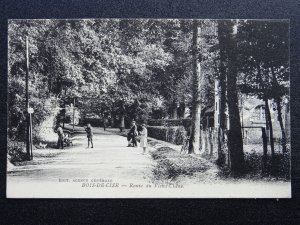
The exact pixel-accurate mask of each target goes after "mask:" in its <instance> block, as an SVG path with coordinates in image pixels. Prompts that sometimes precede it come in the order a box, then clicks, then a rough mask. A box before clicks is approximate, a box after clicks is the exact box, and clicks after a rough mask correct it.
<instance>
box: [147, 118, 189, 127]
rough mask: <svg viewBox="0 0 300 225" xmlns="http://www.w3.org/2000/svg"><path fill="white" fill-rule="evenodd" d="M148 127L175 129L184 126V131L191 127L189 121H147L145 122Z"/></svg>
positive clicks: (187, 119)
mask: <svg viewBox="0 0 300 225" xmlns="http://www.w3.org/2000/svg"><path fill="white" fill-rule="evenodd" d="M147 123H148V125H149V126H164V127H175V126H184V127H185V128H186V129H187V128H188V127H189V126H190V125H191V119H189V118H186V119H156V120H155V119H149V120H148V121H147Z"/></svg>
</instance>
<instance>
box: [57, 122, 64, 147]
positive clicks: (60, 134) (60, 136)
mask: <svg viewBox="0 0 300 225" xmlns="http://www.w3.org/2000/svg"><path fill="white" fill-rule="evenodd" d="M56 133H57V135H58V141H57V149H59V148H60V147H61V148H62V149H64V131H63V129H62V127H61V124H58V126H57V129H56Z"/></svg>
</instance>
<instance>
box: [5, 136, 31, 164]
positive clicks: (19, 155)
mask: <svg viewBox="0 0 300 225" xmlns="http://www.w3.org/2000/svg"><path fill="white" fill-rule="evenodd" d="M25 148H26V146H25V143H24V142H17V141H13V140H11V139H8V140H7V153H8V159H9V161H10V162H11V163H15V162H21V161H24V160H26V157H27V155H26V152H25Z"/></svg>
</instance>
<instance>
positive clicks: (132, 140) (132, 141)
mask: <svg viewBox="0 0 300 225" xmlns="http://www.w3.org/2000/svg"><path fill="white" fill-rule="evenodd" d="M105 128H106V127H105ZM105 128H104V129H105ZM85 132H86V134H87V139H88V148H89V147H90V145H91V148H94V144H93V128H92V126H91V124H90V123H89V124H87V126H86V128H85ZM56 133H57V135H58V141H57V148H58V149H59V148H62V149H64V142H65V135H64V131H63V129H62V127H61V126H60V125H58V126H57V128H56ZM138 136H140V147H142V148H143V154H145V153H146V150H147V136H148V133H147V128H146V124H144V123H143V124H142V125H141V126H137V125H136V122H135V121H132V122H131V128H130V130H129V132H128V133H127V141H128V146H127V147H137V137H138Z"/></svg>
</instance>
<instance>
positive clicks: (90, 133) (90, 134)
mask: <svg viewBox="0 0 300 225" xmlns="http://www.w3.org/2000/svg"><path fill="white" fill-rule="evenodd" d="M85 132H86V134H87V138H88V148H89V147H90V142H91V145H92V147H91V148H94V145H93V128H92V126H91V124H90V123H88V125H87V127H86V128H85Z"/></svg>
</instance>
